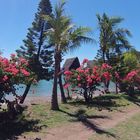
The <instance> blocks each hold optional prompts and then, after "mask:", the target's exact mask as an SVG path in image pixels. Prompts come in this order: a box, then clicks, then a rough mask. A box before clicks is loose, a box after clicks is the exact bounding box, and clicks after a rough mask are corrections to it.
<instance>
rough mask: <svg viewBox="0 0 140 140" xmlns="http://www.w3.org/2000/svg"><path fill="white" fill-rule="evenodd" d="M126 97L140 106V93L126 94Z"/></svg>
mask: <svg viewBox="0 0 140 140" xmlns="http://www.w3.org/2000/svg"><path fill="white" fill-rule="evenodd" d="M124 98H125V99H127V100H128V101H130V102H132V103H134V104H135V105H137V106H139V107H140V98H139V95H135V94H134V96H124Z"/></svg>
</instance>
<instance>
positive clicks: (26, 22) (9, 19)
mask: <svg viewBox="0 0 140 140" xmlns="http://www.w3.org/2000/svg"><path fill="white" fill-rule="evenodd" d="M50 1H51V3H52V5H53V6H54V4H55V3H56V2H57V1H58V0H50ZM39 2H40V0H0V19H1V22H0V50H1V51H2V52H3V56H5V57H9V56H10V54H11V53H14V52H15V50H16V49H18V48H19V47H20V46H21V45H23V42H22V40H23V39H25V38H26V34H27V29H28V28H29V27H31V23H32V21H33V20H34V15H35V13H36V12H37V7H38V3H39ZM139 7H140V0H67V5H66V6H65V9H66V14H67V15H68V16H70V17H71V18H72V20H73V22H74V23H75V24H76V25H77V26H88V27H90V28H91V29H92V33H91V34H90V36H91V37H93V38H94V39H95V40H96V43H94V44H82V45H81V46H80V47H79V48H78V49H77V50H76V51H74V52H70V53H68V54H66V55H65V57H64V60H65V59H66V58H70V57H76V56H78V57H79V59H80V60H81V61H82V60H83V59H84V58H88V59H89V60H93V59H94V57H95V56H96V53H97V50H98V49H99V43H98V42H99V31H98V22H97V18H96V14H103V13H104V12H105V13H106V14H108V15H109V16H120V17H122V18H124V21H123V22H122V23H121V24H120V26H119V27H123V28H127V29H129V30H130V31H131V33H132V35H133V36H132V38H130V39H129V40H130V43H131V44H132V45H133V46H134V47H135V48H136V49H137V50H139V51H140V38H139V37H140V14H139V13H140V8H139Z"/></svg>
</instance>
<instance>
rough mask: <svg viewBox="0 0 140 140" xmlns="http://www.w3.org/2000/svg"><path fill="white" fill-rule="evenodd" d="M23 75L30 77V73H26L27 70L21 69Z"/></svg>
mask: <svg viewBox="0 0 140 140" xmlns="http://www.w3.org/2000/svg"><path fill="white" fill-rule="evenodd" d="M21 73H22V74H23V75H24V76H30V73H29V72H28V71H26V70H25V69H21Z"/></svg>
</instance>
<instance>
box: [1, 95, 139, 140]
mask: <svg viewBox="0 0 140 140" xmlns="http://www.w3.org/2000/svg"><path fill="white" fill-rule="evenodd" d="M139 102H140V99H138V98H131V97H128V96H127V95H123V94H122V95H114V94H108V95H104V96H100V97H96V98H94V99H93V102H92V103H90V104H89V105H87V104H85V102H84V101H83V100H71V101H69V102H68V103H67V104H59V106H60V110H59V111H52V110H50V103H41V104H32V105H31V106H29V107H28V108H27V109H26V110H25V111H24V112H23V114H22V115H20V116H19V117H18V119H16V120H14V121H12V120H9V121H8V122H5V124H4V125H3V122H2V125H1V124H0V137H1V138H2V136H3V139H4V138H5V140H6V138H9V139H10V138H11V137H12V136H17V135H22V134H23V135H24V136H27V137H28V136H29V137H31V138H33V137H34V136H35V135H37V136H39V135H46V132H47V129H48V128H53V127H57V126H62V125H65V124H66V125H68V124H69V123H71V122H76V121H82V120H81V118H83V116H84V119H85V118H86V119H88V118H90V119H91V118H94V117H96V116H99V117H103V116H112V115H113V113H116V112H118V111H121V110H124V109H127V108H131V107H134V106H136V104H138V103H139ZM128 127H129V126H128ZM11 128H12V129H11ZM130 128H131V127H130ZM124 129H125V130H124V131H127V130H126V129H127V128H124ZM135 130H136V129H135ZM115 131H117V130H113V132H114V133H118V132H115ZM132 133H133V132H132ZM135 133H137V130H136V132H135ZM101 136H103V135H101ZM101 136H100V137H101ZM98 137H99V136H97V138H98ZM103 137H106V136H103ZM95 140H96V139H95ZM97 140H98V139H97ZM122 140H123V139H122Z"/></svg>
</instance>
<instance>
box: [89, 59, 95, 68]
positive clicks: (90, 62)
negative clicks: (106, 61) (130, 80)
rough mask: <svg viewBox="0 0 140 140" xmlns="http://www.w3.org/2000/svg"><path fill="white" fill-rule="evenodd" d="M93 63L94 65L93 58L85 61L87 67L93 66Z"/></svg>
mask: <svg viewBox="0 0 140 140" xmlns="http://www.w3.org/2000/svg"><path fill="white" fill-rule="evenodd" d="M94 65H95V60H89V61H88V62H87V67H88V68H91V69H92V68H93V67H94Z"/></svg>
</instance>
